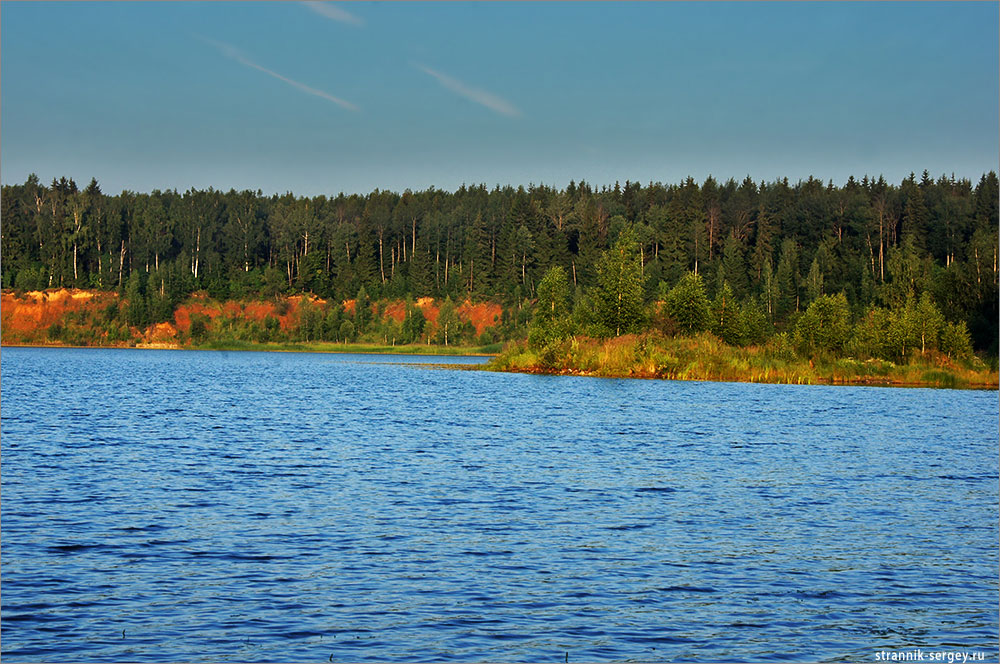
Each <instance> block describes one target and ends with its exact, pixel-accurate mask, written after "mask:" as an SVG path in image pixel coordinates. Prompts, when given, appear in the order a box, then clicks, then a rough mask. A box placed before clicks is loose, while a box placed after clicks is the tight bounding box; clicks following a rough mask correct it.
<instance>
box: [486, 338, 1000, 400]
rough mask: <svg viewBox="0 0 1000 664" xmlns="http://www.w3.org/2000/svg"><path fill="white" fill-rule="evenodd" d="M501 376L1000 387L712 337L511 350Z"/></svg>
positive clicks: (928, 370)
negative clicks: (513, 373) (508, 373)
mask: <svg viewBox="0 0 1000 664" xmlns="http://www.w3.org/2000/svg"><path fill="white" fill-rule="evenodd" d="M485 368H486V369H490V370H494V371H520V372H528V373H553V374H574V375H588V376H602V377H635V378H667V379H675V380H712V381H732V382H753V383H781V384H792V385H817V384H845V385H899V386H932V387H978V388H994V389H995V388H996V387H997V383H998V380H997V372H996V371H990V370H989V369H988V368H987V367H986V366H985V365H984V364H983V363H982V362H979V361H978V360H973V361H970V362H968V363H960V362H955V361H953V360H951V359H949V358H947V357H945V356H943V355H940V354H929V355H928V356H926V357H923V358H916V359H914V360H913V361H912V362H911V363H909V364H903V365H897V364H894V363H892V362H887V361H885V360H878V359H857V358H849V357H842V358H833V357H831V358H802V357H799V356H797V355H796V354H795V353H794V351H793V350H792V349H791V348H790V346H789V344H788V342H787V339H772V340H770V341H769V342H768V343H767V344H764V345H762V346H750V347H746V348H740V347H733V346H729V345H727V344H725V343H723V342H722V341H721V340H719V339H718V338H717V337H715V336H714V335H711V334H699V335H697V336H693V337H666V336H663V335H660V334H657V333H649V334H644V335H627V336H623V337H618V338H615V339H607V340H595V339H589V338H584V337H577V338H573V339H569V340H566V341H562V342H558V343H555V344H551V345H549V346H547V347H545V348H542V349H529V348H528V347H527V345H526V344H525V342H519V343H511V344H508V346H507V347H506V348H505V349H504V350H503V352H502V353H501V354H500V355H498V356H497V357H495V358H494V359H493V360H491V361H490V362H489V363H488V364H487V365H486V367H485Z"/></svg>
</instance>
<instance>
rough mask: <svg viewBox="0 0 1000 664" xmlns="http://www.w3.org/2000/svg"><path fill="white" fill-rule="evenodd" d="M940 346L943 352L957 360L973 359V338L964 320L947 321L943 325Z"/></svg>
mask: <svg viewBox="0 0 1000 664" xmlns="http://www.w3.org/2000/svg"><path fill="white" fill-rule="evenodd" d="M938 348H939V349H940V351H941V352H942V353H944V354H945V355H947V356H948V357H951V358H953V359H956V360H971V359H972V357H973V355H972V338H971V337H970V336H969V330H968V329H967V328H966V327H965V323H964V322H959V323H945V324H944V325H943V326H942V327H941V331H940V337H939V340H938Z"/></svg>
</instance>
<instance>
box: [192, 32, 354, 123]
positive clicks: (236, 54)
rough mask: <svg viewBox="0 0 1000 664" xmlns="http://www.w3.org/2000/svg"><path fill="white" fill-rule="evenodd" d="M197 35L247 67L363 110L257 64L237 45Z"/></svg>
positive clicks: (335, 102) (305, 90)
mask: <svg viewBox="0 0 1000 664" xmlns="http://www.w3.org/2000/svg"><path fill="white" fill-rule="evenodd" d="M195 36H196V37H198V39H201V40H202V41H204V42H205V43H207V44H211V45H212V46H214V47H215V48H217V49H219V52H221V53H222V54H223V55H224V56H226V57H227V58H230V59H232V60H235V61H236V62H238V63H240V64H241V65H244V66H245V67H250V68H252V69H256V70H257V71H260V72H264V73H265V74H267V75H268V76H273V77H274V78H276V79H278V80H279V81H284V82H285V83H287V84H288V85H290V86H292V87H293V88H296V89H297V90H301V91H302V92H305V93H306V94H309V95H313V96H315V97H320V98H322V99H326V100H327V101H332V102H333V103H334V104H336V105H338V106H340V107H342V108H346V109H347V110H349V111H359V110H361V109H360V108H358V107H357V106H355V105H354V104H352V103H351V102H349V101H346V100H344V99H341V98H340V97H334V96H333V95H332V94H330V93H329V92H324V91H323V90H318V89H316V88H313V87H310V86H308V85H306V84H305V83H300V82H298V81H296V80H294V79H291V78H288V77H287V76H283V75H282V74H279V73H278V72H276V71H273V70H271V69H268V68H267V67H264V66H261V65H259V64H257V63H256V62H254V61H253V60H251V59H250V58H248V57H246V56H245V55H243V53H241V52H240V50H239V49H237V48H236V47H235V46H232V45H231V44H227V43H225V42H220V41H215V40H214V39H209V38H208V37H202V36H201V35H195Z"/></svg>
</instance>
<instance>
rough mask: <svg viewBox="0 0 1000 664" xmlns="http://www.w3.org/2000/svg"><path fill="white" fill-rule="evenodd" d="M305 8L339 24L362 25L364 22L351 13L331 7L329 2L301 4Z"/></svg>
mask: <svg viewBox="0 0 1000 664" xmlns="http://www.w3.org/2000/svg"><path fill="white" fill-rule="evenodd" d="M302 4H303V5H304V6H305V7H307V8H309V9H310V10H312V11H314V12H316V13H317V14H319V15H320V16H324V17H326V18H330V19H333V20H334V21H340V22H341V23H350V24H351V25H364V24H365V20H364V19H363V18H361V17H359V16H355V15H354V14H352V13H351V12H349V11H347V10H345V9H341V8H340V7H338V6H336V5H332V4H330V3H329V2H317V1H316V0H308V1H307V2H303V3H302Z"/></svg>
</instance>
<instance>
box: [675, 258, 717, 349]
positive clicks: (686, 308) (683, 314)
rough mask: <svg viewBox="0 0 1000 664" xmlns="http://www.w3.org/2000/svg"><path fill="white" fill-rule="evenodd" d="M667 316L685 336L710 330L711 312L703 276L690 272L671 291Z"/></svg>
mask: <svg viewBox="0 0 1000 664" xmlns="http://www.w3.org/2000/svg"><path fill="white" fill-rule="evenodd" d="M666 307H667V315H668V316H670V317H671V318H672V319H673V320H674V321H675V322H676V323H677V329H678V330H680V331H681V332H682V333H684V334H694V333H696V332H701V331H702V330H705V329H707V328H708V325H709V320H710V317H711V311H710V309H709V304H708V295H706V294H705V284H704V282H703V281H702V279H701V275H698V274H695V273H694V272H688V273H687V274H685V275H684V276H683V277H681V280H680V281H678V282H677V284H676V285H675V286H674V287H673V288H671V289H670V292H669V293H667V298H666Z"/></svg>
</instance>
